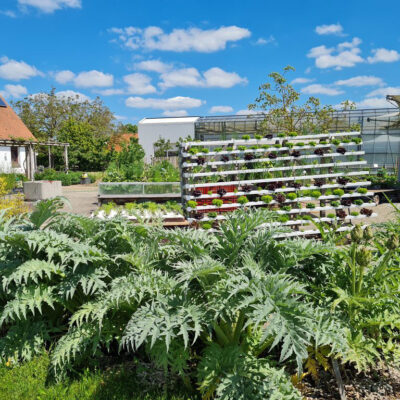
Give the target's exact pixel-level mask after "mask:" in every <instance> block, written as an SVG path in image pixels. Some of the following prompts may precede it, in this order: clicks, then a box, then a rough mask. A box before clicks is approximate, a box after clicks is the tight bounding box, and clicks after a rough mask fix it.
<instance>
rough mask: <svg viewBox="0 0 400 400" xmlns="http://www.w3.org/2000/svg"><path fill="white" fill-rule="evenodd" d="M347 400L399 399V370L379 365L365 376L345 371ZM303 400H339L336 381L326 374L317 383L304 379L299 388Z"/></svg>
mask: <svg viewBox="0 0 400 400" xmlns="http://www.w3.org/2000/svg"><path fill="white" fill-rule="evenodd" d="M342 378H343V381H344V388H345V391H346V397H347V400H398V399H400V370H399V369H395V368H391V367H387V366H385V365H380V366H379V368H378V369H377V370H374V371H371V372H370V373H367V374H364V373H363V374H357V373H355V371H345V376H342ZM300 390H301V393H302V395H303V396H304V400H340V395H339V391H338V387H337V384H336V380H335V378H334V376H333V375H332V374H330V373H329V372H326V373H324V374H322V375H321V378H320V380H319V382H315V381H313V380H312V378H308V377H307V378H306V379H305V380H304V381H303V382H302V384H301V387H300Z"/></svg>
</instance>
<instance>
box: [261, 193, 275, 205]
mask: <svg viewBox="0 0 400 400" xmlns="http://www.w3.org/2000/svg"><path fill="white" fill-rule="evenodd" d="M272 200H273V197H272V196H268V195H265V196H261V201H263V202H264V203H266V204H269V203H271V201H272Z"/></svg>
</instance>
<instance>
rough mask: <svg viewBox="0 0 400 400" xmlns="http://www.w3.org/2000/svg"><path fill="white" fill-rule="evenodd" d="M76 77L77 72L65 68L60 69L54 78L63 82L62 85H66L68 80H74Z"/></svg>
mask: <svg viewBox="0 0 400 400" xmlns="http://www.w3.org/2000/svg"><path fill="white" fill-rule="evenodd" d="M74 78H75V74H74V73H73V72H72V71H68V70H64V71H59V72H56V73H55V74H54V79H55V80H56V81H57V82H58V83H61V84H62V85H65V84H66V83H68V82H72V81H73V80H74Z"/></svg>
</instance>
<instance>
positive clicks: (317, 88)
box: [301, 83, 343, 96]
mask: <svg viewBox="0 0 400 400" xmlns="http://www.w3.org/2000/svg"><path fill="white" fill-rule="evenodd" d="M301 91H302V93H306V94H325V95H327V96H337V95H339V94H342V93H343V91H341V90H338V89H335V88H333V87H330V86H326V85H321V84H319V83H314V84H312V85H308V86H306V87H304V88H303V89H301Z"/></svg>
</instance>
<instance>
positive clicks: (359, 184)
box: [183, 181, 371, 200]
mask: <svg viewBox="0 0 400 400" xmlns="http://www.w3.org/2000/svg"><path fill="white" fill-rule="evenodd" d="M370 185H371V182H368V181H363V182H349V183H346V185H339V184H338V183H335V184H327V185H322V186H315V185H311V186H301V187H300V188H298V189H296V188H293V187H288V188H280V189H275V190H266V189H262V190H251V191H250V192H243V191H237V192H227V193H225V194H224V196H223V197H221V196H220V195H219V194H218V193H213V194H202V195H201V196H193V195H185V196H183V197H184V199H185V200H200V199H215V198H218V199H223V198H224V197H231V196H250V195H260V196H262V195H266V194H277V193H289V192H298V191H302V190H324V189H348V188H351V187H365V186H370ZM360 195H361V194H360Z"/></svg>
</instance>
